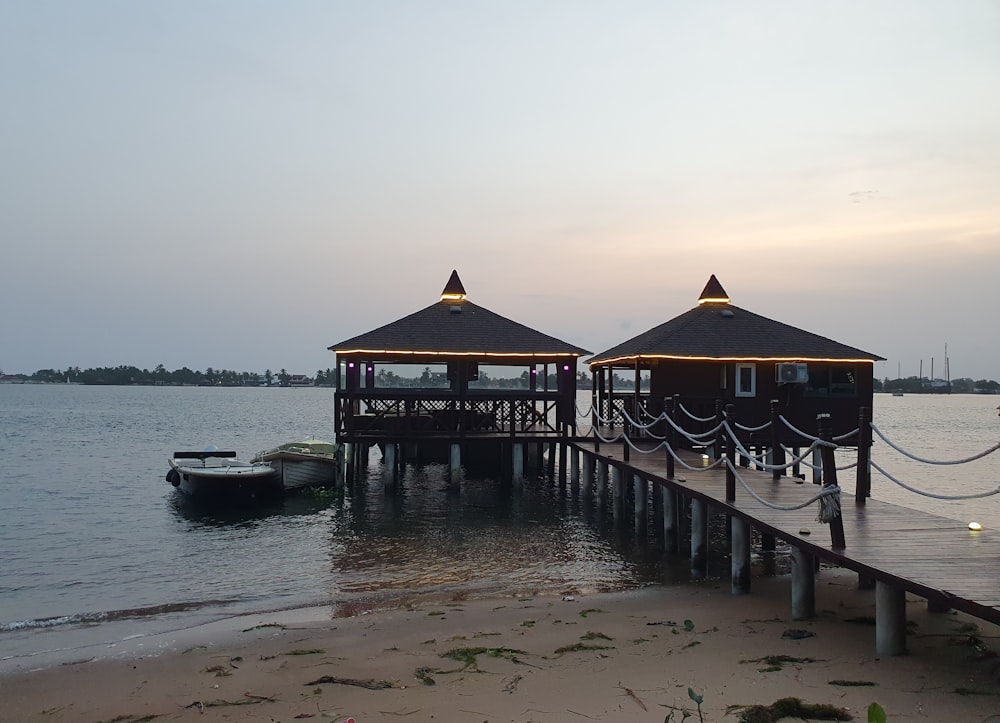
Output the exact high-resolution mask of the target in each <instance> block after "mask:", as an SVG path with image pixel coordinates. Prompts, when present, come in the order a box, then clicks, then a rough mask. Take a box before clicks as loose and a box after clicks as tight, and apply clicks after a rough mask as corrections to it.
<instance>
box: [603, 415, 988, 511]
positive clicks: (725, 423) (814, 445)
mask: <svg viewBox="0 0 1000 723" xmlns="http://www.w3.org/2000/svg"><path fill="white" fill-rule="evenodd" d="M677 409H678V410H679V411H681V412H683V413H684V415H685V416H686V417H687V418H689V419H691V420H693V421H695V422H698V423H701V424H705V423H711V422H717V424H716V425H715V426H714V427H713V428H712V429H710V430H708V431H707V432H699V433H694V432H689V431H687V430H686V429H684V428H683V427H682V426H681V425H680V424H678V423H677V422H675V421H674V420H673V419H672V418H671V416H670V415H668V414H666V413H663V414H660V415H658V416H655V417H654V416H653V415H652V414H650V413H649V412H648V411H647V410H646V409H645V408H644V407H642V408H640V412H641V413H642V416H643V417H645V418H647V419H648V420H649V421H647V422H645V423H640V422H638V421H636V420H634V419H633V418H632V417H631V416H630V415H629V413H628V412H627V411H626V410H624V409H622V410H620V418H621V420H622V422H623V424H622V431H621V432H620V433H619V434H617V435H616V436H614V437H610V438H608V437H604V436H603V435H601V433H600V432H599V431H598V430H597V428H596V427H595V428H594V429H593V430H591V431H592V433H593V434H594V436H595V437H596V438H597V439H599V440H601V441H602V442H607V443H614V442H618V441H624V443H625V444H627V445H628V446H629V448H630V449H632V450H634V451H635V452H637V453H639V454H652V453H653V452H656V451H657V450H660V449H666V450H667V453H668V454H670V456H671V457H672V458H673V459H674V461H675V462H676V463H677V464H679V465H681V466H682V467H684V468H685V469H687V470H690V471H692V472H701V471H705V470H709V469H715V468H716V467H718V466H720V465H722V464H726V465H727V466H728V468H729V469H730V470H732V472H733V474H734V475H735V477H736V479H737V480H739V482H740V484H741V486H742V487H743V489H745V490H746V492H747V494H749V495H750V496H751V497H753V498H754V499H755V500H757V502H759V503H760V504H762V505H764V506H765V507H770V508H771V509H774V510H784V511H791V510H799V509H802V508H804V507H807V506H809V505H811V504H812V503H813V502H816V501H819V503H820V510H819V515H818V516H817V518H816V519H817V520H818V521H819V522H823V523H829V522H830V521H831V520H833V519H835V518H836V517H838V516H839V515H840V511H841V507H840V496H841V490H840V487H839V486H837V485H832V486H829V487H824V488H823V490H822V491H821V492H819V493H818V494H816V495H814V496H813V497H811V498H810V499H809V500H807V501H805V502H803V503H801V504H797V505H790V506H782V505H776V504H773V503H771V502H768V501H767V500H765V499H763V498H762V497H761V496H760V495H758V494H757V493H756V492H754V490H753V489H752V488H751V487H750V485H748V484H747V483H746V481H745V480H744V479H743V478H742V477H741V476H740V474H739V472H738V468H737V467H736V466H735V465H733V464H732V463H730V462H729V461H728V460H727V459H726V458H725V457H722V458H721V459H717V460H715V461H713V462H712V463H711V464H710V465H706V466H700V467H695V466H692V465H689V464H687V463H686V462H685V461H684V460H683V459H681V457H680V456H679V455H678V453H677V452H676V451H675V450H674V449H672V448H671V447H670V444H669V442H668V441H667V437H666V436H662V437H661V436H658V435H656V434H654V433H653V431H652V428H653V427H654V426H655V425H656V424H657V423H658V422H661V421H662V422H665V423H666V424H667V425H669V426H670V427H671V428H672V429H673V430H674V431H676V432H677V433H678V434H680V435H681V436H682V437H683V438H685V439H687V440H688V441H689V442H691V443H692V444H696V445H709V444H710V443H711V442H712V441H714V440H715V438H716V436H717V435H718V434H719V433H720V432H723V431H724V432H725V437H726V439H727V440H728V442H727V443H731V444H732V445H733V449H735V450H736V451H737V452H739V454H740V456H741V457H743V458H745V459H746V460H748V461H752V462H753V464H754V465H755V466H756V467H757V468H758V469H762V470H766V471H770V472H785V471H787V470H789V469H790V468H793V467H795V466H796V465H799V464H802V465H805V466H806V467H809V468H812V469H822V465H813V464H810V463H809V462H807V461H806V457H807V456H808V455H809V454H810V453H812V452H815V450H817V449H819V448H823V447H826V448H832V449H833V450H834V451H836V450H838V449H839V448H840V447H839V445H838V442H844V441H847V440H850V439H856V438H857V437H858V435H859V433H860V429H853V430H851V431H850V432H847V433H846V434H841V435H838V436H836V437H834V438H833V441H832V442H828V441H825V440H823V439H820V438H819V437H817V436H815V435H811V434H807V433H805V432H804V431H802V430H800V429H798V428H796V427H795V426H794V425H793V424H792V423H791V422H789V421H788V420H787V419H786V418H785V417H784V416H781V415H778V420H779V421H780V422H781V423H782V424H783V425H785V427H787V428H788V429H789V430H790V431H791V432H792V433H794V434H796V435H798V436H799V437H802V439H804V440H807V441H808V442H809V447H808V448H807V449H806V450H805V452H803V453H801V454H799V455H795V454H793V453H792V450H790V449H788V447H786V446H784V445H782V446H781V449H782V450H784V452H786V453H787V454H788V455H789V456H790V457H792V459H791V461H789V462H786V463H784V464H773V463H769V462H768V461H767V458H768V454H769V452H765V453H764V454H761V455H754V454H752V453H751V452H750V450H748V449H747V448H746V446H745V445H744V444H743V443H742V442H740V440H739V437H738V436H737V434H736V433H735V431H734V430H733V427H732V426H730V423H729V419H728V418H727V417H726V416H725V415H722V418H721V420H720V419H719V417H718V416H717V415H713V416H711V417H698V416H696V415H694V414H692V413H691V412H690V411H688V410H687V409H686V408H685V407H684V405H683V404H680V403H678V405H677ZM612 414H614V411H612ZM595 418H596V420H597V422H598V424H606V425H608V426H611V423H612V422H613V421H614V419H613V418H610V417H609V418H603V417H601V416H600V415H599V414H595ZM770 425H771V422H766V423H764V424H761V425H758V426H745V425H741V424H734V425H733V426H735V427H736V428H737V429H740V430H743V431H750V432H757V431H762V430H764V429H767V428H768V427H769V426H770ZM870 426H871V430H872V432H873V433H874V434H876V435H877V436H878V437H879V439H881V440H882V441H883V442H885V443H886V444H887V445H889V446H890V447H891V448H892V449H894V450H896V451H897V452H899V453H900V454H902V455H903V456H905V457H908V458H909V459H912V460H914V461H916V462H921V463H923V464H933V465H959V464H968V463H969V462H975V461H976V460H979V459H982V458H984V457H986V456H988V455H990V454H993V453H994V452H996V451H997V450H1000V442H998V443H997V444H995V445H993V446H992V447H990V448H988V449H986V450H983V451H982V452H979V453H978V454H974V455H972V456H970V457H965V458H964V459H955V460H932V459H925V458H923V457H918V456H917V455H915V454H912V453H910V452H908V451H906V450H904V449H902V448H901V447H899V446H898V445H897V444H895V443H893V442H892V440H890V439H889V438H888V437H886V436H885V434H883V433H882V430H880V429H879V428H878V427H877V426H875V424H873V423H872V424H870ZM629 429H634V430H638V431H641V432H642V433H643V435H645V436H646V437H648V438H652V439H655V440H657V441H658V443H657V444H655V445H653V446H646V445H644V446H638V445H636V444H635V443H634V442H633V441H632V440H631V439H630V438H629V436H628V430H629ZM647 445H648V439H647ZM869 465H870V466H871V468H872V469H874V470H876V471H878V472H879V473H881V474H882V475H883V476H884V477H886V478H888V479H889V480H891V481H892V482H894V483H895V484H897V485H899V486H900V487H902V488H903V489H905V490H907V491H908V492H912V493H914V494H917V495H922V496H924V497H930V498H933V499H937V500H972V499H980V498H983V497H992V496H993V495H997V494H1000V484H998V485H997V487H996V488H994V489H992V490H989V491H986V492H974V493H970V494H965V495H944V494H936V493H934V492H927V491H925V490H919V489H917V488H915V487H912V486H910V485H908V484H906V483H904V482H902V481H901V480H899V479H897V478H896V477H894V476H893V475H891V474H889V473H888V472H887V471H886V470H885V469H883V468H882V467H881V466H879V465H878V464H877V463H876V462H875V461H874V460H871V459H869ZM852 467H857V461H854V462H851V463H849V464H845V465H843V466H839V467H836V469H837V470H846V469H851V468H852Z"/></svg>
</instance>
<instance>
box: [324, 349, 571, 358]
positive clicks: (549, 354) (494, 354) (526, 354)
mask: <svg viewBox="0 0 1000 723" xmlns="http://www.w3.org/2000/svg"><path fill="white" fill-rule="evenodd" d="M330 351H334V350H333V349H331V350H330ZM336 353H337V354H380V355H382V354H385V355H389V354H391V355H393V356H480V357H497V358H501V359H504V358H517V357H579V356H580V355H579V354H574V353H572V352H554V353H553V352H544V351H524V352H506V353H504V352H495V351H427V350H424V351H413V350H408V351H404V350H401V349H340V350H337V351H336Z"/></svg>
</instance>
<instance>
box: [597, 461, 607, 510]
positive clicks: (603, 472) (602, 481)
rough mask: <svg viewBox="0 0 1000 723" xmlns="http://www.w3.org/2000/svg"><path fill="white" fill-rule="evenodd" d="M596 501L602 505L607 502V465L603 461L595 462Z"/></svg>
mask: <svg viewBox="0 0 1000 723" xmlns="http://www.w3.org/2000/svg"><path fill="white" fill-rule="evenodd" d="M597 499H598V501H599V502H600V503H601V504H602V505H603V504H607V501H608V463H607V461H606V460H604V459H598V460H597Z"/></svg>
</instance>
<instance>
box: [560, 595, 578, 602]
mask: <svg viewBox="0 0 1000 723" xmlns="http://www.w3.org/2000/svg"><path fill="white" fill-rule="evenodd" d="M575 600H576V598H575V597H573V596H572V595H563V601H564V602H574V601H575Z"/></svg>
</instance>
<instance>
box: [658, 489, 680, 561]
mask: <svg viewBox="0 0 1000 723" xmlns="http://www.w3.org/2000/svg"><path fill="white" fill-rule="evenodd" d="M660 496H661V497H662V499H663V549H664V550H666V551H667V552H676V551H677V550H678V548H680V541H679V539H678V537H679V535H678V532H677V508H678V505H677V503H678V499H677V492H676V491H674V490H673V489H672V488H670V487H667V486H666V485H663V486H662V487H660Z"/></svg>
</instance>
